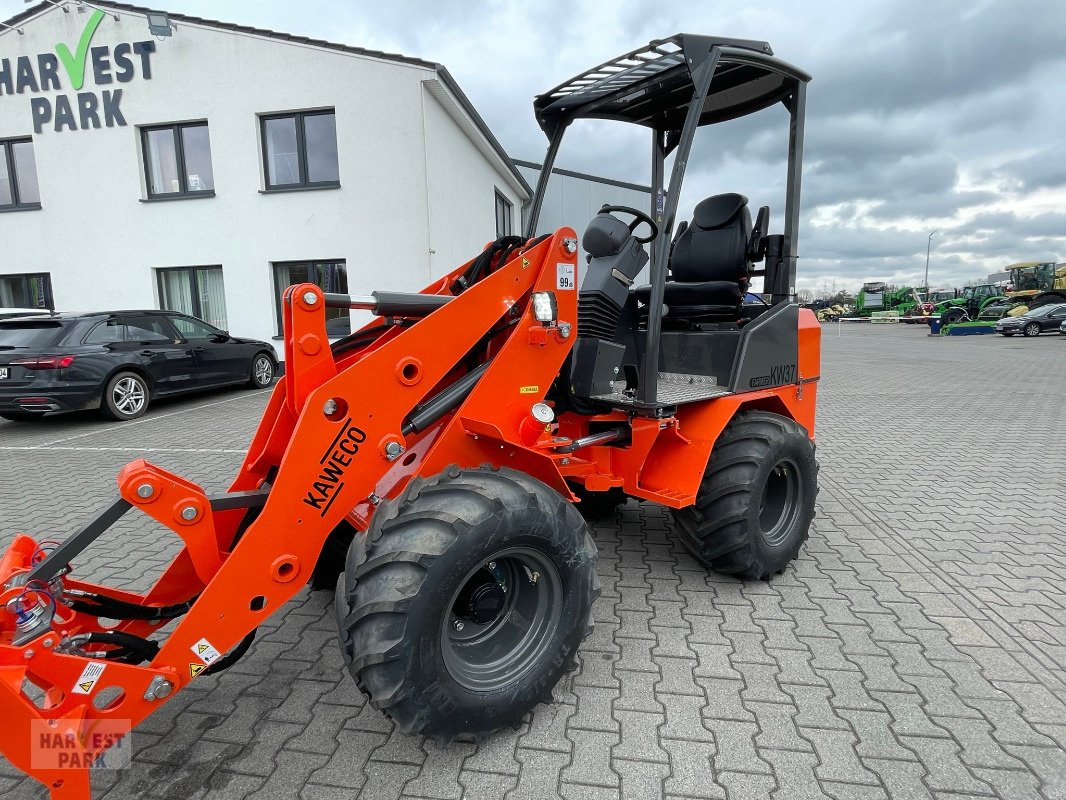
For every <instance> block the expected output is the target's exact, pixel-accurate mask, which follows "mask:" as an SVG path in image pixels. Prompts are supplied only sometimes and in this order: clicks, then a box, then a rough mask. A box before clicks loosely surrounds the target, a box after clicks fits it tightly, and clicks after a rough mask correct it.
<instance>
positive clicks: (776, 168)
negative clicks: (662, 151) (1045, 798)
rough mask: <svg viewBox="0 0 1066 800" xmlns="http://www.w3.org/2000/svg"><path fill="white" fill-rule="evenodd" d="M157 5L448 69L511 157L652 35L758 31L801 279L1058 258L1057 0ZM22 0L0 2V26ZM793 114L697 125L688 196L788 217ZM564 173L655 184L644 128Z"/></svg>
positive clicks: (615, 129) (1060, 66) (1061, 146)
mask: <svg viewBox="0 0 1066 800" xmlns="http://www.w3.org/2000/svg"><path fill="white" fill-rule="evenodd" d="M161 7H163V8H165V9H167V10H171V11H175V12H182V13H187V14H193V15H197V16H203V17H209V18H214V19H222V20H225V21H231V22H239V23H244V24H249V25H255V26H259V27H265V28H271V29H274V30H279V31H286V32H290V33H297V34H304V35H309V36H314V37H319V38H323V39H328V40H331V41H337V42H344V43H348V44H353V45H358V46H363V47H368V48H374V49H380V50H386V51H390V52H399V53H404V54H406V55H412V56H418V57H421V58H425V59H428V60H431V61H438V62H440V63H443V64H444V65H445V66H447V67H448V69H449V71H450V72H451V73H452V74H453V75H454V76H455V78H456V79H457V80H458V82H459V84H460V85H461V86H462V87H463V89H464V91H465V92H466V93H467V94H468V95H469V97H470V98H471V100H472V101H473V103H474V105H475V106H476V107H477V108H478V110H479V111H480V112H481V114H482V116H483V117H484V118H485V119H486V121H487V122H488V123H489V125H490V127H491V128H492V129H493V130H494V131H495V133H496V135H497V136H498V138H499V139H500V141H501V142H502V143H503V145H504V147H505V148H506V149H507V150H508V152H509V153H510V154H511V155H512V156H513V157H515V158H520V159H529V160H540V158H541V156H542V154H543V150H544V146H545V142H544V138H543V135H542V134H541V133H540V130H539V128H537V126H536V124H535V122H534V119H533V115H532V106H531V101H532V98H533V96H534V95H535V94H537V93H538V92H541V91H544V90H546V89H548V88H551V87H552V86H554V85H556V84H557V83H559V82H561V81H562V80H564V79H566V78H568V77H570V76H571V75H573V74H576V73H578V72H580V71H582V70H583V69H585V68H587V67H590V66H593V65H594V64H596V63H599V62H601V61H604V60H606V59H608V58H611V57H613V56H615V55H618V54H620V53H622V52H624V51H626V50H630V49H632V48H634V47H636V46H638V45H640V44H642V43H645V42H647V41H649V40H650V39H653V38H656V37H661V36H664V35H669V34H672V33H676V32H678V31H690V32H693V33H707V34H719V35H723V36H731V37H740V38H750V39H763V40H766V41H768V42H769V43H770V44H771V46H772V47H773V48H774V51H775V53H776V55H778V56H779V57H781V58H783V59H785V60H787V61H791V62H793V63H795V64H797V65H798V66H801V67H802V68H804V69H805V70H807V71H808V72H810V73H811V74H812V75H813V76H814V81H813V82H812V83H811V85H810V88H809V92H808V108H807V141H806V152H805V170H804V180H803V201H804V215H803V218H804V223H803V226H802V228H801V234H800V242H799V250H800V257H801V260H800V278H799V285H800V287H801V288H808V289H814V290H820V289H822V288H823V287H830V288H831V287H833V286H834V284H835V285H836V287H837V288H849V289H852V290H854V289H856V288H857V287H858V285H859V284H860V283H862V282H863V281H864V280H870V279H883V280H888V281H891V282H894V283H914V284H918V283H920V282H921V281H922V278H923V273H924V269H925V250H926V243H927V241H928V238H927V237H928V234H929V232H930V231H932V230H934V229H939V233H938V234H937V235H936V236H935V237H934V238H933V252H932V258H931V260H930V283H931V284H933V286H934V287H942V286H943V287H946V286H951V285H961V284H962V283H964V282H965V281H968V280H974V279H978V278H982V277H984V276H986V275H988V274H989V273H990V272H994V271H997V270H998V269H999V268H1000V267H1002V266H1004V265H1006V264H1009V263H1011V262H1015V261H1028V260H1051V259H1054V260H1057V261H1064V260H1066V102H1064V98H1066V3H1062V2H1056V1H1055V0H1009V1H1008V0H1000V1H999V2H994V1H993V2H988V1H987V0H985V1H982V0H968V2H950V0H933V2H929V1H928V0H924V1H923V0H880V1H879V0H854V1H853V2H825V1H824V0H807V1H806V2H798V1H797V2H786V1H785V0H776V1H775V0H769V1H768V0H764V1H763V2H759V3H721V2H718V3H715V2H695V1H693V0H689V1H688V2H677V1H676V0H675V2H671V3H662V2H658V3H651V2H642V1H641V0H617V1H616V2H614V3H610V4H608V3H603V2H596V1H595V0H593V1H591V2H586V1H585V0H538V2H528V1H525V2H499V1H497V2H484V1H483V0H464V2H451V3H444V2H440V1H439V0H433V1H432V2H429V1H428V0H427V1H423V0H410V1H409V2H405V0H394V2H372V3H371V2H364V1H363V0H359V2H341V0H332V1H331V2H326V0H317V2H293V1H292V0H288V1H285V0H227V1H226V2H224V3H220V2H217V1H212V0H166V2H164V3H161ZM23 8H25V6H24V5H23V3H22V2H20V1H19V0H0V19H6V18H8V17H10V16H13V15H14V14H15V13H17V12H18V11H20V10H22V9H23ZM786 119H787V117H786V115H785V113H784V111H783V110H780V109H772V110H768V111H765V112H762V113H761V114H759V115H756V116H754V117H750V118H747V119H745V120H741V121H737V122H733V123H729V124H727V125H724V126H717V127H712V128H710V129H705V130H702V131H701V132H700V135H699V137H698V138H697V141H696V145H695V148H694V153H693V158H692V160H691V164H690V167H689V172H688V176H687V179H686V183H685V190H684V193H683V196H682V215H683V216H684V215H686V214H685V212H686V211H687V209H690V208H691V205H692V203H693V202H694V200H697V199H699V198H701V197H705V196H707V195H710V194H715V193H717V192H721V191H740V192H743V193H745V194H747V195H748V196H749V198H750V199H751V203H752V205H753V206H759V205H763V204H767V205H770V206H771V207H772V208H773V209H774V211H775V212H777V213H778V214H779V213H780V210H781V205H782V198H783V184H784V155H785V151H786V133H787V127H786ZM568 137H569V138H568V141H566V142H564V145H563V151H562V153H561V154H560V158H559V161H558V162H557V163H558V165H559V166H563V167H568V168H570V169H576V170H581V171H586V172H592V173H595V174H600V175H606V176H611V177H616V178H619V179H623V180H634V181H639V182H642V183H643V182H647V181H648V179H649V164H648V153H649V150H650V146H649V143H648V134H647V133H646V132H645V131H644V130H643V129H639V130H638V129H634V128H633V127H632V126H624V125H620V124H617V123H594V122H585V123H581V124H579V125H575V126H574V128H572V129H571V132H570V133H569V134H568Z"/></svg>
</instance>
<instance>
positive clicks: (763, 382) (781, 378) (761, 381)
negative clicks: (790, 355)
mask: <svg viewBox="0 0 1066 800" xmlns="http://www.w3.org/2000/svg"><path fill="white" fill-rule="evenodd" d="M795 382H796V365H795V364H778V365H777V366H776V367H771V368H770V374H769V375H759V376H758V377H756V378H752V379H751V380H750V381H749V382H748V385H749V386H750V387H751V388H752V389H765V388H766V387H767V386H781V385H782V384H786V383H795Z"/></svg>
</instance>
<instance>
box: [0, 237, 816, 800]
mask: <svg viewBox="0 0 1066 800" xmlns="http://www.w3.org/2000/svg"><path fill="white" fill-rule="evenodd" d="M567 240H570V246H569V247H568V246H567ZM575 240H576V235H575V233H574V231H573V230H571V229H569V228H563V229H561V230H559V231H558V232H556V233H555V234H554V235H552V236H550V237H547V238H544V239H543V240H538V241H535V242H534V243H533V244H532V245H531V246H528V247H527V248H526V249H524V250H519V251H516V252H514V253H513V255H512V256H511V257H510V259H509V260H508V261H507V263H505V264H496V265H494V266H495V270H494V271H493V272H491V273H490V274H489V275H488V276H487V277H485V278H484V279H482V280H480V281H479V282H477V283H475V284H474V285H473V286H471V287H470V288H469V289H467V290H466V291H464V292H462V293H461V294H459V295H458V296H456V297H455V298H454V299H452V300H451V301H449V302H448V303H447V304H445V305H443V306H442V307H440V308H439V309H437V310H435V311H433V312H432V313H430V314H429V315H428V316H426V317H425V318H424V319H420V320H418V321H417V322H415V323H414V324H409V325H395V326H392V327H388V328H386V329H384V330H383V332H381V333H380V334H379V335H377V336H376V337H373V336H372V337H370V338H368V340H367V342H366V343H365V344H363V345H361V346H360V347H358V348H355V349H352V350H350V351H347V352H343V353H342V354H340V355H338V356H336V357H335V356H334V354H333V352H332V350H331V348H330V344H329V340H328V339H327V336H326V329H325V313H324V307H325V298H324V296H323V293H322V291H321V290H320V289H319V288H318V287H316V286H314V285H311V284H303V285H300V286H296V287H290V288H289V289H288V290H287V291H286V293H285V296H284V302H283V316H284V320H283V322H284V328H285V375H284V378H283V379H282V380H281V381H280V382H279V383H278V385H277V386H276V387H275V389H274V391H273V394H272V396H271V398H270V401H269V403H268V405H267V408H266V410H265V412H264V415H263V419H262V421H261V423H260V425H259V429H258V431H257V432H256V434H255V437H254V439H253V441H252V443H251V445H250V447H249V451H248V455H247V457H246V458H245V461H244V464H243V465H242V467H241V470H240V472H239V474H238V475H237V477H236V479H235V480H234V481H233V484H232V485H231V487H230V489H229V492H230V493H231V494H232V493H238V492H251V491H255V490H259V491H260V492H266V499H265V504H263V505H262V509H261V512H259V513H258V514H251V515H250V514H249V512H248V511H247V510H246V509H243V508H229V509H228V510H213V508H212V499H211V498H209V497H208V496H207V494H206V493H205V492H204V491H203V489H201V488H200V487H199V486H196V485H195V484H192V483H190V482H188V481H185V480H183V479H182V478H180V477H178V476H176V475H173V474H171V473H169V472H167V471H166V470H164V469H162V468H160V467H157V466H154V465H152V464H149V463H147V462H145V461H143V460H137V461H134V462H132V463H130V464H129V465H128V466H126V467H125V468H124V469H123V470H122V471H121V472H120V474H119V476H118V489H119V493H120V495H121V497H122V498H124V499H125V500H126V501H128V502H129V503H130V504H131V505H132V506H133V507H134V508H135V509H139V510H140V511H142V512H143V513H145V514H148V515H149V516H151V517H153V518H154V519H156V520H158V521H159V522H160V523H162V524H163V525H165V526H166V527H168V528H170V529H171V530H173V531H174V533H175V534H176V535H177V536H179V537H181V539H182V541H183V542H184V548H183V549H182V550H181V551H180V553H179V554H178V555H177V556H176V557H175V559H174V560H173V562H172V563H171V564H170V566H169V567H168V568H167V569H166V570H165V571H164V572H163V574H162V575H161V576H160V577H159V578H158V580H157V582H156V583H155V585H154V586H153V587H152V588H151V589H150V590H149V591H148V592H147V593H145V594H135V593H130V592H125V591H121V590H118V589H112V588H106V587H101V586H93V585H90V584H86V583H82V582H79V581H76V580H72V579H71V578H70V577H67V578H65V579H64V586H65V588H66V589H80V590H82V591H89V592H95V593H97V594H100V595H105V596H107V597H110V598H116V599H119V600H123V601H126V602H128V603H136V604H138V605H142V606H149V607H151V606H164V605H168V604H174V603H182V602H186V601H188V600H190V599H192V598H196V599H195V602H194V603H193V604H192V606H191V608H190V609H189V611H188V613H186V614H184V616H182V617H181V618H180V619H178V620H176V621H175V622H174V623H172V627H171V628H170V630H169V634H168V635H166V637H165V638H163V639H162V640H161V647H160V649H159V651H158V654H157V655H156V656H155V657H154V658H153V659H152V660H151V662H150V663H148V664H147V665H144V666H133V665H130V664H125V663H120V662H116V661H104V660H101V659H95V660H94V659H91V658H87V657H85V656H83V655H76V654H66V653H61V652H59V649H58V648H59V646H60V643H61V642H62V641H63V640H64V639H66V638H67V637H69V636H71V635H74V634H79V633H86V632H94V631H96V632H99V631H103V630H105V628H104V627H103V626H102V623H101V620H100V619H99V618H97V617H95V616H92V615H89V614H83V613H78V612H75V611H73V610H72V609H70V608H68V607H66V606H64V605H63V604H62V603H60V604H58V606H57V609H58V611H57V613H56V614H55V616H54V618H53V623H52V625H51V628H50V629H48V630H47V631H45V632H43V633H41V634H40V635H38V636H36V637H35V638H34V639H33V640H32V641H29V642H24V643H21V644H19V645H15V644H14V643H13V641H14V638H15V634H16V624H15V623H16V619H15V616H14V614H13V613H12V612H11V611H10V610H8V609H9V605H10V604H11V602H12V601H13V600H15V598H17V597H19V596H20V594H22V593H23V592H24V590H23V589H22V588H21V587H18V586H12V578H14V577H16V576H17V575H19V574H20V573H24V572H26V571H28V570H29V569H30V567H31V566H32V565H33V563H34V561H35V559H36V558H37V557H38V554H39V550H38V546H37V544H36V542H35V541H34V540H33V539H31V538H30V537H29V536H24V535H20V536H19V537H18V538H17V539H16V540H15V542H14V543H13V544H12V545H11V547H10V548H9V550H8V552H7V553H6V554H5V555H4V556H3V559H2V560H0V582H2V583H3V584H4V585H7V586H10V587H11V588H8V589H5V590H4V591H3V592H2V595H0V601H2V602H0V718H2V719H3V721H4V725H3V727H2V728H0V751H2V752H3V753H4V755H5V756H6V757H7V758H8V760H10V761H11V762H12V763H13V764H14V765H15V766H16V767H18V768H19V769H21V770H23V771H25V772H26V773H28V774H30V775H32V776H33V777H34V778H36V779H37V780H39V781H40V782H42V783H43V784H44V785H45V786H47V787H49V788H50V790H51V792H52V797H53V798H56V800H58V799H59V798H77V799H78V800H82V798H87V797H88V794H89V771H88V770H87V769H85V768H53V767H43V766H41V765H40V763H37V762H39V761H40V759H39V758H37V756H38V755H40V754H39V752H38V750H39V748H40V747H41V741H40V740H39V739H36V740H35V739H34V732H35V731H37V730H38V729H39V728H40V726H41V725H42V724H43V725H48V726H50V727H51V728H52V729H54V730H55V731H57V732H59V733H62V734H63V735H67V736H73V737H75V738H77V737H79V736H80V737H82V739H79V741H82V740H84V744H82V745H80V746H81V747H82V750H83V751H84V753H85V754H87V755H88V756H90V757H91V756H95V755H97V754H99V753H100V752H102V751H103V749H104V748H105V747H106V743H102V742H98V741H94V740H93V738H92V737H91V736H89V735H87V734H89V733H91V731H92V730H93V729H94V726H98V725H99V722H100V721H101V720H109V721H113V722H115V723H116V724H119V725H120V726H125V728H126V729H129V728H132V727H134V726H136V725H137V724H138V723H139V722H140V721H141V720H142V719H144V718H145V717H146V716H148V715H149V714H150V713H151V712H152V711H154V710H156V709H157V708H158V707H159V706H160V705H161V704H163V703H165V702H166V701H167V700H168V699H169V697H173V696H174V694H175V693H176V692H177V691H178V690H180V689H181V688H183V687H184V686H186V685H187V684H189V683H190V682H191V681H193V680H195V678H196V676H197V675H198V674H200V673H201V672H202V671H203V670H204V669H205V668H206V667H207V666H208V664H209V663H214V661H215V660H217V658H218V657H219V654H223V653H226V652H227V651H230V650H231V649H232V648H234V647H235V646H236V645H238V643H239V642H241V640H242V639H244V638H245V637H246V636H247V635H248V634H249V633H250V632H251V631H253V630H254V629H255V628H256V627H257V626H258V625H260V624H261V623H263V622H264V620H266V619H267V618H268V617H270V616H271V615H272V614H273V613H274V612H276V611H277V610H278V609H279V608H280V607H281V606H282V605H283V604H284V603H285V602H286V601H287V600H289V599H290V598H291V597H292V596H293V595H294V594H296V593H297V592H298V591H299V590H300V589H301V588H302V587H303V586H304V584H305V583H306V582H307V580H308V578H309V576H310V574H311V571H312V569H313V568H314V566H315V563H316V561H317V559H318V557H319V553H320V551H321V549H322V546H323V543H324V542H325V540H326V538H327V537H328V536H329V534H330V533H331V531H333V530H334V529H335V528H336V527H337V526H338V525H340V524H341V523H342V522H344V521H345V519H347V521H348V522H350V523H351V524H352V525H353V526H354V527H355V528H356V529H358V530H365V529H366V527H367V525H368V523H369V520H370V517H371V516H372V514H373V513H374V510H375V508H376V507H377V506H378V505H379V504H380V503H381V502H383V501H386V500H388V499H389V498H394V497H396V496H397V495H398V494H399V493H400V492H401V491H402V490H403V488H404V486H405V485H406V484H407V482H408V481H409V480H410V479H411V478H412V477H414V476H420V475H421V476H430V475H434V474H437V473H439V472H440V471H441V470H443V469H444V468H445V467H446V466H448V465H450V464H458V465H460V466H477V465H481V464H486V463H488V464H494V465H506V466H509V467H512V468H515V469H518V470H521V471H523V472H526V473H528V474H530V475H532V476H534V477H536V478H538V479H540V480H541V481H543V482H544V483H546V484H548V485H550V486H552V487H553V488H555V489H556V490H557V491H559V492H561V493H563V494H564V495H566V496H568V497H572V495H571V494H570V489H569V487H568V481H571V482H577V483H583V484H584V485H585V486H586V488H588V489H590V490H594V491H602V490H606V489H608V488H610V487H616V486H617V487H621V488H622V489H624V490H625V492H626V493H628V494H630V495H633V496H635V497H639V498H644V499H647V500H653V501H655V502H658V503H662V504H664V505H666V506H670V507H672V508H681V507H684V506H687V505H690V504H691V503H693V502H694V501H695V496H696V491H697V489H698V486H699V482H700V479H701V477H702V475H703V471H704V468H705V466H706V464H707V461H708V458H709V456H710V453H711V449H712V447H713V446H714V443H715V441H716V440H717V438H718V436H719V434H720V433H721V431H722V429H723V428H724V427H725V426H726V424H727V423H728V422H729V421H730V419H732V418H733V416H734V415H735V414H736V413H737V412H738V411H739V410H741V409H744V408H759V409H765V410H770V411H774V412H777V413H780V414H783V415H786V416H789V417H791V418H793V419H795V420H797V421H799V422H800V423H801V424H802V425H804V427H806V429H807V430H808V432H809V433H810V435H811V436H812V438H813V435H814V413H815V398H816V386H817V383H816V381H817V378H818V375H819V341H818V339H819V325H818V323H817V321H816V320H815V318H814V315H813V314H811V312H809V311H801V316H800V347H799V359H798V372H799V380H798V381H797V383H795V384H790V385H787V386H781V387H777V388H773V389H766V390H760V391H752V392H746V393H743V394H727V395H723V396H720V397H717V398H714V399H711V400H706V401H702V402H698V403H691V404H688V405H682V406H679V407H678V408H677V411H676V413H675V414H674V415H673V416H670V417H666V418H655V417H650V416H635V415H629V414H626V413H623V412H621V411H614V412H611V413H606V414H600V415H595V416H581V415H578V414H575V413H563V414H561V415H560V417H559V418H558V420H557V421H556V423H554V424H551V425H545V424H544V423H542V422H541V423H538V422H536V420H534V419H533V417H532V414H531V408H532V406H533V405H534V404H535V403H538V402H542V401H543V400H544V398H545V395H546V394H547V392H548V390H549V387H551V385H552V383H553V382H554V381H555V380H556V377H557V376H558V375H559V373H560V370H561V368H562V366H563V363H564V360H565V359H566V356H567V354H568V353H569V351H570V349H571V347H572V345H573V342H574V339H575V335H576V331H577V292H576V290H574V288H573V286H574V284H575V283H577V281H576V280H575V281H573V282H570V283H569V287H567V286H566V285H565V284H564V282H562V281H561V280H557V276H558V275H560V274H568V273H566V271H565V270H560V269H559V265H561V264H567V265H571V266H572V267H573V270H574V273H573V274H575V275H576V274H577V270H578V269H579V266H580V265H579V264H578V259H577V255H576V253H575V252H571V251H573V250H575V249H576V248H574V247H573V242H574V241H575ZM466 266H468V265H464V266H463V267H460V268H459V269H457V270H456V271H455V272H453V273H452V274H451V275H449V276H447V277H445V278H443V279H441V280H440V281H437V282H435V283H434V284H433V285H431V286H429V287H427V288H426V289H425V290H424V291H423V293H424V294H451V291H450V289H449V287H450V286H452V285H453V282H454V280H455V278H456V277H458V276H459V275H460V274H461V273H462V272H463V270H464V269H465V268H466ZM532 292H554V293H555V295H556V298H557V302H558V320H557V322H555V323H552V324H544V323H541V322H538V321H537V320H536V319H535V317H534V314H533V308H532V303H531V302H530V295H531V293H532ZM375 324H380V321H376V322H375ZM369 327H370V326H368V328H369ZM364 330H366V329H364ZM472 358H475V359H479V360H480V363H485V361H486V360H488V361H490V363H489V365H488V366H487V367H486V368H485V371H484V374H483V375H482V377H481V378H480V380H479V381H478V382H477V383H476V385H475V386H474V388H473V390H472V391H471V392H470V393H469V395H468V396H467V397H466V398H465V400H463V401H462V403H461V404H460V405H459V406H458V407H457V408H456V409H455V410H454V411H452V412H449V413H447V414H445V415H444V416H443V417H441V418H440V419H439V420H437V421H436V422H434V423H433V424H430V425H429V426H428V427H426V428H425V429H424V430H422V431H421V432H420V433H408V434H407V435H404V433H403V432H402V430H403V428H404V423H405V421H406V420H407V419H408V418H409V416H410V414H411V412H412V410H413V409H415V407H416V406H417V405H418V404H419V403H422V402H424V401H425V400H426V399H427V398H430V397H433V396H434V395H435V394H436V393H437V392H439V391H440V390H441V389H442V388H444V387H447V386H448V385H450V384H451V383H452V382H453V381H455V380H457V379H458V377H460V376H461V375H463V374H465V371H466V369H468V368H469V366H470V364H469V362H470V360H471V359H472ZM610 422H613V423H615V424H625V425H628V426H629V427H630V437H629V441H628V443H626V444H624V445H618V444H615V445H610V446H607V445H604V446H590V447H585V448H581V449H578V450H576V451H575V452H572V453H566V454H563V453H559V452H557V450H558V448H559V447H561V446H565V445H566V444H568V443H569V442H571V441H572V440H574V439H577V438H579V437H581V436H584V435H587V434H588V433H589V430H590V426H595V425H596V424H600V423H610ZM600 427H601V428H602V425H600ZM397 445H399V447H397ZM398 451H399V452H398ZM145 487H149V488H147V489H146V488H145ZM146 495H147V496H146ZM246 516H248V518H249V519H251V522H250V524H248V522H247V520H246ZM43 538H47V537H43ZM157 629H158V625H153V624H152V623H150V622H148V621H145V620H128V621H123V622H120V623H119V624H118V626H117V627H114V628H108V629H107V630H118V631H123V632H127V633H131V634H135V635H137V636H141V637H147V636H149V635H150V634H152V632H153V631H154V630H157ZM92 663H96V664H97V665H101V666H102V667H103V671H102V672H100V673H99V674H98V675H97V676H96V677H95V678H93V680H92V681H91V685H90V687H89V689H88V690H85V691H81V690H79V688H78V687H79V681H81V683H86V682H87V681H85V680H84V679H83V675H85V674H86V669H87V668H89V667H90V665H91V664H92ZM94 669H95V670H97V671H98V670H99V669H100V666H97V667H95V668H94ZM90 672H92V670H90ZM164 681H165V686H164V689H163V690H159V686H161V685H163V684H162V682H164ZM32 687H36V689H35V690H34V689H33V688H32ZM112 687H114V688H112ZM167 687H169V688H167ZM116 692H118V693H119V694H116ZM105 697H108V698H110V699H108V701H107V702H103V700H102V698H105Z"/></svg>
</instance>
